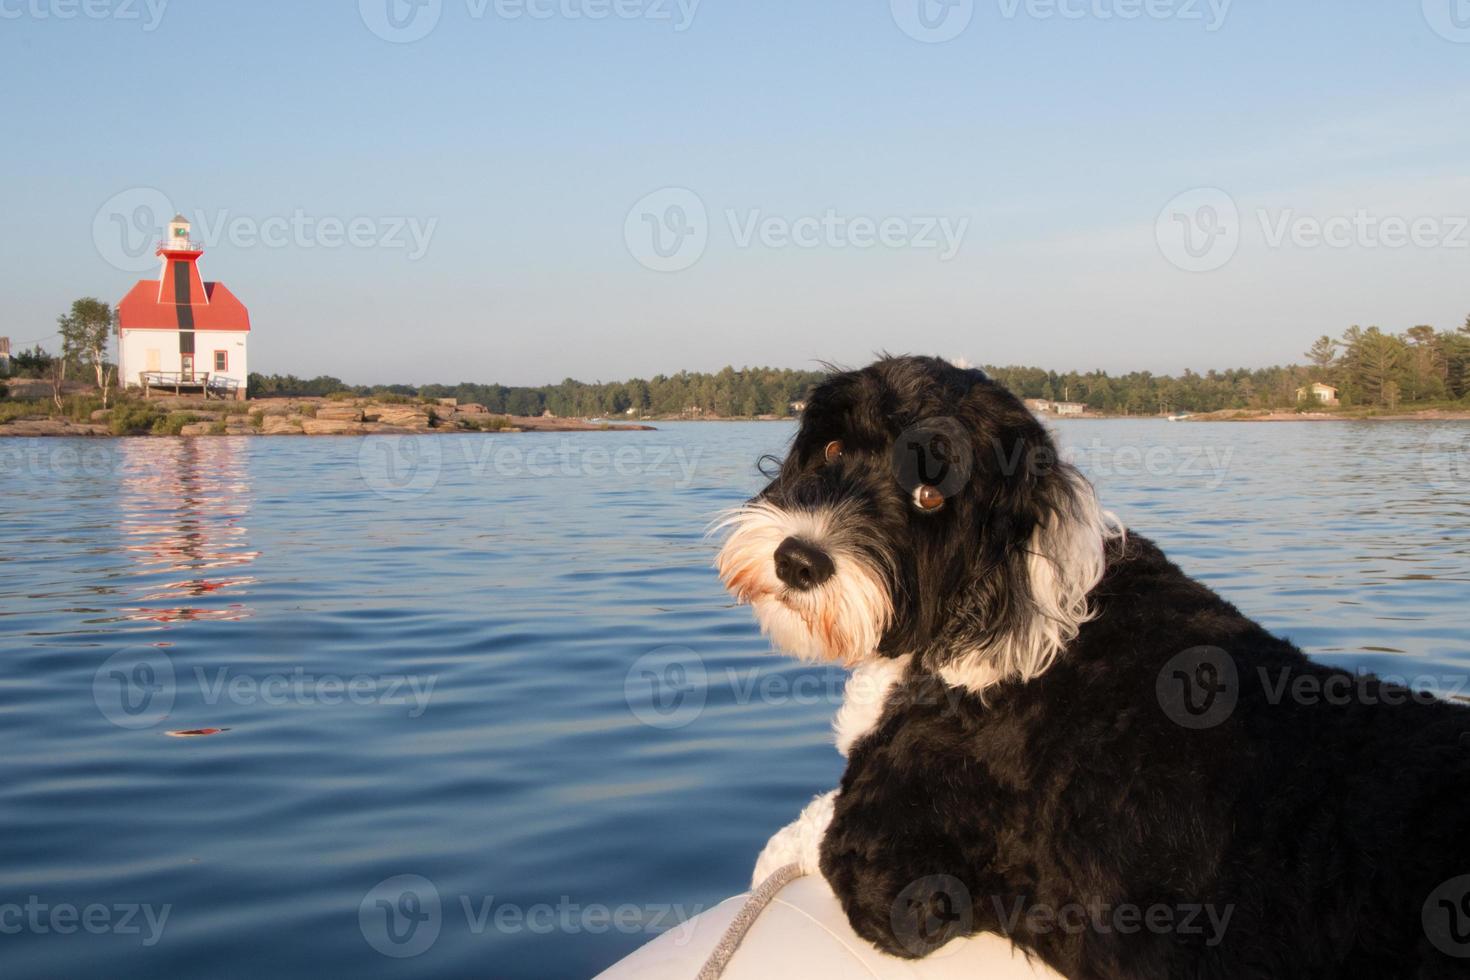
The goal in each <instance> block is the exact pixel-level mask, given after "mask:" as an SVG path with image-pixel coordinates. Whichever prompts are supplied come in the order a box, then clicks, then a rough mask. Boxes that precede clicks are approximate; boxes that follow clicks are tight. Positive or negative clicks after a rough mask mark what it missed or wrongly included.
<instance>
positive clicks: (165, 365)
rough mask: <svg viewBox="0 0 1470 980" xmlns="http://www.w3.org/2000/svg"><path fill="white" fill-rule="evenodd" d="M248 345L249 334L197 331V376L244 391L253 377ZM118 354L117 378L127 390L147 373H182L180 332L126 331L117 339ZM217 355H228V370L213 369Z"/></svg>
mask: <svg viewBox="0 0 1470 980" xmlns="http://www.w3.org/2000/svg"><path fill="white" fill-rule="evenodd" d="M249 344H250V334H249V333H248V332H246V331H243V330H196V331H195V332H194V373H195V374H196V375H202V374H206V373H207V374H208V375H209V376H210V377H219V376H223V377H226V378H233V379H234V380H235V381H238V382H239V383H240V389H241V391H244V389H245V382H246V380H247V379H248V377H249V375H250V363H249V360H248V354H249ZM117 350H118V361H117V364H118V377H119V382H120V383H121V384H122V385H124V386H128V387H137V386H138V384H139V383H140V382H139V381H138V375H139V374H141V373H142V372H144V371H169V372H178V371H182V370H183V363H182V361H181V359H180V357H179V332H178V331H177V330H124V331H122V333H121V335H120V336H119V337H118V343H117ZM216 351H224V352H225V355H226V361H227V364H228V368H227V370H224V371H216V370H215V369H214V355H215V352H216Z"/></svg>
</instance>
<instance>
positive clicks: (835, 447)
mask: <svg viewBox="0 0 1470 980" xmlns="http://www.w3.org/2000/svg"><path fill="white" fill-rule="evenodd" d="M822 457H823V458H824V459H826V461H827V462H829V463H835V462H837V461H838V460H839V459H841V458H842V440H840V439H833V440H832V441H831V442H829V443H827V448H826V449H824V450H822Z"/></svg>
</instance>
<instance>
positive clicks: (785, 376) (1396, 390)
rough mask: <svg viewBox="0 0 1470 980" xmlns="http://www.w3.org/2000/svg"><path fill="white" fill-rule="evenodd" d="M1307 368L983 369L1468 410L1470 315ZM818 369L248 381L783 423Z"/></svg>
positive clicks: (1101, 397) (1153, 391)
mask: <svg viewBox="0 0 1470 980" xmlns="http://www.w3.org/2000/svg"><path fill="white" fill-rule="evenodd" d="M1304 356H1305V357H1306V360H1307V363H1305V364H1291V365H1286V366H1278V367H1266V368H1236V369H1231V370H1223V371H1213V370H1212V371H1206V372H1204V373H1203V374H1200V373H1196V372H1194V371H1191V370H1185V371H1184V373H1183V374H1180V375H1177V376H1173V375H1156V374H1153V373H1151V372H1148V371H1134V372H1130V373H1128V374H1121V375H1114V374H1109V373H1108V372H1106V371H1087V372H1079V371H1066V372H1059V371H1049V370H1047V369H1045V368H1038V367H1018V366H993V365H988V366H986V367H985V370H986V372H988V373H989V374H990V376H991V377H993V378H995V379H996V380H997V381H999V382H1000V383H1001V384H1003V385H1005V386H1006V387H1007V388H1009V389H1010V390H1011V391H1013V392H1015V393H1016V394H1017V395H1019V396H1020V397H1022V398H1037V399H1045V400H1047V401H1070V402H1080V403H1081V404H1084V405H1086V406H1087V407H1088V408H1089V409H1091V410H1093V411H1095V412H1103V413H1107V414H1116V415H1160V414H1173V413H1178V412H1214V411H1220V410H1222V409H1290V408H1296V407H1302V406H1312V405H1315V402H1313V401H1312V399H1311V396H1310V394H1307V397H1306V398H1301V397H1299V393H1304V392H1303V389H1306V388H1309V387H1310V385H1311V384H1312V383H1313V382H1322V383H1324V384H1330V385H1332V386H1334V387H1336V388H1337V389H1338V397H1339V399H1340V401H1341V403H1342V404H1343V405H1344V406H1348V407H1352V406H1376V407H1383V408H1389V409H1393V408H1398V407H1401V406H1407V405H1421V406H1422V405H1429V404H1438V403H1446V402H1467V401H1470V317H1467V318H1466V320H1465V325H1464V326H1462V327H1460V328H1459V329H1458V330H1455V331H1449V330H1436V329H1435V328H1433V327H1428V326H1417V327H1412V328H1410V329H1409V330H1406V331H1404V332H1403V333H1397V334H1395V333H1388V332H1386V331H1384V330H1382V329H1381V328H1379V327H1367V328H1363V327H1356V326H1355V327H1351V328H1349V329H1348V330H1347V331H1346V332H1345V333H1344V334H1343V335H1342V337H1341V338H1337V339H1334V338H1332V337H1321V338H1319V339H1318V340H1317V341H1316V343H1314V344H1313V345H1312V346H1311V348H1310V350H1308V351H1307V352H1306V353H1305V355H1304ZM824 375H825V372H823V371H794V370H784V369H779V368H740V369H736V368H733V367H727V368H725V369H724V370H722V371H719V372H717V373H715V374H700V373H695V372H689V371H681V372H679V373H678V374H675V375H663V374H660V375H657V376H655V377H653V378H650V379H647V380H644V379H641V378H635V379H633V380H631V381H617V382H611V383H604V382H594V383H586V382H581V381H576V380H573V379H571V378H568V379H566V380H565V381H563V382H561V383H560V384H556V385H544V386H541V387H511V386H507V385H495V384H492V385H483V384H470V383H464V384H458V385H423V386H420V387H415V386H412V385H380V386H376V387H374V386H363V385H358V386H352V385H347V384H345V383H343V382H342V381H340V380H339V379H337V378H331V377H320V378H312V379H309V380H303V379H300V378H296V377H294V376H291V375H285V376H281V375H269V376H263V375H252V376H251V378H250V391H251V397H259V396H264V395H273V394H275V395H326V394H330V393H332V392H334V391H348V392H351V393H353V394H357V395H364V396H367V395H383V394H395V395H406V396H409V397H419V396H421V397H427V398H458V399H459V400H460V401H464V402H478V403H479V404H482V405H484V406H485V407H486V408H488V409H489V410H490V411H492V412H504V413H507V414H511V415H540V414H541V413H542V412H544V411H546V410H548V409H549V410H550V411H552V412H554V413H555V414H557V415H563V416H578V417H594V416H612V415H621V414H624V413H625V412H627V411H628V409H633V410H634V412H635V414H642V415H658V416H678V415H683V416H688V417H700V416H707V415H715V416H731V415H737V416H757V415H775V416H777V417H785V416H788V415H790V414H792V412H793V404H794V403H799V402H800V401H801V400H802V399H804V398H805V397H806V394H807V392H808V391H810V390H811V387H812V385H814V384H816V383H817V382H818V381H820V380H821V379H822V378H823V377H824Z"/></svg>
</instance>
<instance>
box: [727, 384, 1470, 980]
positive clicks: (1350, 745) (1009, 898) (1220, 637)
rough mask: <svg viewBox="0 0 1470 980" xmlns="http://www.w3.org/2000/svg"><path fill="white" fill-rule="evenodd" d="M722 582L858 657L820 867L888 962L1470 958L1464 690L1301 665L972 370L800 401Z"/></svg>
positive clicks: (1456, 965) (794, 849)
mask: <svg viewBox="0 0 1470 980" xmlns="http://www.w3.org/2000/svg"><path fill="white" fill-rule="evenodd" d="M725 523H726V527H727V529H728V532H729V536H728V538H727V539H726V541H725V543H724V545H723V547H722V549H721V552H720V555H719V559H718V567H719V571H720V575H721V578H722V580H723V581H724V583H725V585H726V586H727V587H728V588H729V589H730V591H731V592H732V593H733V594H734V595H735V596H736V597H737V598H738V599H740V600H741V601H742V602H746V603H749V604H750V605H751V606H753V607H754V610H755V613H756V616H757V617H758V618H759V620H760V623H761V626H762V627H763V628H764V629H765V631H766V632H767V633H768V634H769V635H770V636H771V638H772V639H773V641H774V643H775V644H776V645H777V646H779V647H781V648H782V649H784V650H786V651H788V652H790V653H793V654H796V655H798V656H801V657H804V658H810V659H814V660H821V661H832V662H839V663H842V664H845V665H848V666H849V667H852V668H853V669H854V671H853V675H852V678H851V679H850V680H849V681H848V687H847V694H846V697H845V699H844V704H843V706H842V708H841V710H840V711H839V713H838V716H837V719H836V722H835V725H836V729H837V742H838V748H839V750H841V751H842V752H843V753H844V754H845V755H846V756H847V759H848V763H847V770H846V773H845V774H844V776H843V778H842V784H841V787H840V789H838V790H837V791H835V792H833V793H830V794H827V795H826V796H822V797H818V798H817V799H816V800H815V801H813V803H812V805H811V806H809V807H808V808H807V809H806V811H805V812H803V814H802V815H801V817H800V818H799V819H798V820H797V821H796V822H795V823H793V824H792V825H791V826H789V827H787V828H786V829H785V830H783V831H781V832H780V833H779V834H777V835H776V837H775V838H773V839H772V841H771V843H770V844H769V845H768V846H767V848H766V851H765V852H764V853H763V854H762V855H761V859H760V861H759V864H758V867H757V871H756V878H757V880H760V879H762V878H763V877H764V876H765V874H766V873H768V872H769V871H771V870H774V869H775V868H777V867H780V866H781V865H784V864H787V863H789V862H793V861H794V862H798V863H800V864H801V865H802V868H803V870H806V871H808V872H811V873H818V872H819V873H821V874H822V875H823V876H825V878H826V880H827V881H828V882H829V883H830V884H831V886H832V888H833V890H834V891H835V892H836V894H837V896H838V897H839V898H840V899H841V901H842V904H843V907H844V908H845V909H846V912H847V915H848V917H849V919H850V921H851V923H852V926H853V928H854V929H855V930H856V931H857V932H858V933H859V934H860V935H862V936H863V937H864V938H866V939H868V940H869V941H871V942H873V943H874V944H876V945H877V946H878V947H880V948H881V949H883V950H886V951H888V952H890V953H894V954H896V955H899V956H904V957H919V956H924V955H927V954H928V953H930V952H932V951H933V950H935V949H937V948H938V947H939V946H941V945H943V944H944V943H946V942H948V941H949V940H950V939H952V938H954V937H956V936H959V935H965V934H969V933H972V932H978V931H989V932H995V933H1000V934H1002V935H1005V936H1007V937H1009V938H1010V940H1011V941H1012V942H1014V943H1015V944H1016V945H1017V946H1018V947H1020V948H1022V949H1024V950H1026V951H1027V952H1028V953H1030V954H1032V955H1034V956H1036V957H1039V958H1040V959H1041V960H1042V961H1044V962H1045V963H1046V964H1047V965H1049V966H1050V967H1052V968H1053V969H1055V970H1057V971H1058V972H1060V973H1062V974H1064V975H1066V976H1068V977H1073V978H1084V977H1086V978H1122V977H1148V978H1154V977H1157V978H1180V977H1200V978H1205V977H1208V978H1221V980H1241V978H1250V977H1293V978H1294V977H1329V976H1352V977H1358V976H1361V977H1373V978H1385V977H1440V976H1467V975H1470V709H1466V708H1464V707H1459V706H1456V705H1452V704H1449V703H1445V702H1441V701H1437V700H1434V699H1433V698H1431V697H1428V696H1427V695H1425V694H1423V693H1421V692H1415V691H1411V690H1409V689H1406V688H1402V687H1397V686H1395V685H1392V684H1388V683H1387V682H1384V681H1380V680H1378V679H1376V678H1373V677H1367V676H1362V675H1355V674H1349V673H1345V672H1343V671H1339V670H1335V669H1332V668H1328V667H1324V666H1319V665H1317V664H1314V663H1312V662H1311V661H1309V660H1307V658H1306V657H1304V656H1303V655H1302V653H1301V651H1300V650H1298V649H1297V648H1296V647H1295V646H1293V645H1292V644H1291V643H1289V642H1288V641H1286V640H1284V639H1280V638H1278V637H1275V636H1272V635H1271V634H1270V633H1268V632H1267V631H1266V630H1265V629H1263V628H1262V627H1261V626H1259V625H1257V624H1256V623H1254V622H1252V621H1251V620H1250V619H1247V618H1246V617H1245V616H1244V615H1242V614H1241V613H1240V612H1239V611H1238V610H1237V609H1236V608H1235V607H1234V606H1232V605H1231V604H1230V603H1228V602H1226V601H1225V600H1223V599H1221V598H1220V597H1219V596H1217V595H1216V594H1215V593H1213V592H1212V591H1210V590H1209V589H1207V588H1205V587H1204V586H1203V585H1201V584H1199V583H1198V582H1195V581H1193V580H1191V579H1190V578H1188V577H1187V576H1185V575H1184V573H1183V572H1181V571H1180V570H1179V569H1178V568H1177V567H1176V566H1175V565H1173V564H1172V563H1171V562H1170V561H1169V560H1168V559H1167V558H1165V557H1164V555H1163V554H1162V553H1161V552H1160V551H1159V549H1158V548H1157V547H1156V546H1155V545H1154V544H1153V543H1152V542H1150V541H1148V540H1147V539H1145V538H1143V537H1141V536H1139V535H1137V534H1132V533H1126V534H1125V533H1124V531H1123V529H1122V528H1121V527H1119V526H1118V524H1117V522H1116V521H1115V520H1114V519H1113V518H1112V517H1111V516H1110V515H1109V514H1107V513H1106V512H1104V511H1103V510H1102V509H1101V508H1100V507H1099V505H1098V502H1097V499H1096V497H1095V495H1094V493H1093V490H1092V487H1091V486H1090V485H1089V484H1088V483H1087V481H1086V480H1085V479H1083V477H1082V476H1081V475H1080V474H1079V473H1078V472H1077V471H1076V470H1075V469H1074V468H1072V467H1071V466H1069V465H1067V464H1066V463H1064V462H1062V461H1061V460H1059V458H1058V455H1057V452H1056V449H1055V447H1054V445H1053V442H1052V440H1051V438H1050V436H1049V435H1048V433H1047V431H1046V430H1045V428H1044V427H1043V426H1042V425H1041V423H1040V422H1038V421H1037V419H1036V418H1035V417H1033V416H1032V414H1031V413H1030V412H1029V411H1028V410H1027V409H1026V408H1025V406H1024V405H1023V404H1022V403H1021V402H1020V401H1019V400H1018V399H1016V398H1015V397H1014V396H1013V395H1011V394H1009V393H1008V392H1007V391H1006V390H1005V389H1003V388H1002V387H1001V386H999V385H998V384H995V383H993V382H992V381H991V380H989V379H988V378H987V377H986V375H985V374H984V373H983V372H980V371H975V370H967V369H961V368H957V367H954V366H953V365H951V364H949V363H946V362H944V361H942V360H938V359H933V358H910V357H903V358H886V359H884V360H881V361H879V362H877V363H875V364H873V365H872V366H870V367H868V368H866V369H864V370H861V371H853V372H848V373H839V374H834V375H833V376H832V377H830V378H829V379H828V380H827V381H825V382H824V383H823V384H822V385H820V386H819V387H818V388H817V389H816V391H815V392H814V393H813V394H812V395H811V397H810V400H809V402H808V405H807V408H806V411H805V413H804V415H803V419H802V424H801V428H800V431H799V432H798V434H797V436H796V438H795V442H794V444H793V445H792V448H791V451H790V453H789V455H788V456H787V457H786V459H785V460H784V462H783V463H782V464H781V468H780V471H779V473H778V474H777V475H776V476H775V478H774V480H773V481H772V482H771V484H770V485H769V486H768V487H767V488H766V489H765V490H764V491H763V492H762V493H761V494H760V495H759V496H758V497H756V498H755V499H754V500H752V501H751V502H750V503H749V504H747V505H746V506H745V507H743V508H740V509H739V510H738V511H736V512H735V513H733V514H732V515H730V517H729V518H728V520H727V521H726V522H725Z"/></svg>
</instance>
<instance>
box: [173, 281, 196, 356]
mask: <svg viewBox="0 0 1470 980" xmlns="http://www.w3.org/2000/svg"><path fill="white" fill-rule="evenodd" d="M192 286H193V275H192V270H191V269H190V267H189V263H188V262H175V263H174V304H175V307H176V308H177V309H178V311H179V353H180V354H192V353H194V298H193V289H192Z"/></svg>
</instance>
